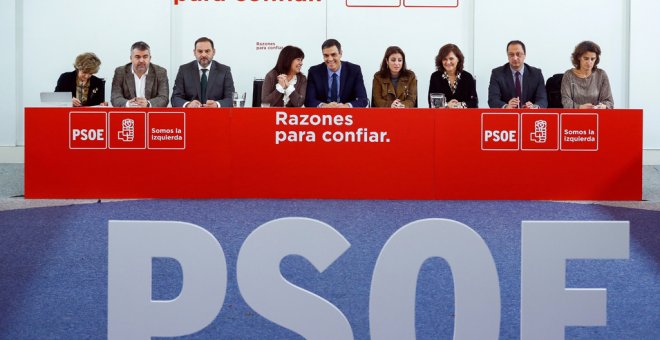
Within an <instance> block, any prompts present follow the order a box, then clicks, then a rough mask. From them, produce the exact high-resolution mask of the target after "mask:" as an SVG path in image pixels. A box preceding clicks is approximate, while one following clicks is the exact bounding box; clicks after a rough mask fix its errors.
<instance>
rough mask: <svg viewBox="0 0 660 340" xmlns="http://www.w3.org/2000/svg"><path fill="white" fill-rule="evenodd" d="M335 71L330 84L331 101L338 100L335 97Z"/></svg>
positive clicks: (336, 85) (336, 86)
mask: <svg viewBox="0 0 660 340" xmlns="http://www.w3.org/2000/svg"><path fill="white" fill-rule="evenodd" d="M338 85H339V84H337V73H333V74H332V84H330V101H331V102H337V101H339V98H338V97H337V88H338Z"/></svg>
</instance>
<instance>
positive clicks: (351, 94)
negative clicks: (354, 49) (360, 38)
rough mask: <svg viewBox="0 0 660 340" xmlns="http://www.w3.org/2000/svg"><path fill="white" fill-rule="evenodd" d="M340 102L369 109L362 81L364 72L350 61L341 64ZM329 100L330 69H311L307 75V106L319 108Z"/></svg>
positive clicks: (316, 67) (321, 66)
mask: <svg viewBox="0 0 660 340" xmlns="http://www.w3.org/2000/svg"><path fill="white" fill-rule="evenodd" d="M339 92H340V93H339V100H340V101H341V102H342V103H350V104H351V105H352V106H353V107H367V105H369V99H367V90H366V89H365V87H364V80H363V79H362V70H361V69H360V66H359V65H355V64H351V63H349V62H348V61H342V62H341V77H340V79H339ZM329 102H330V101H329V100H328V67H327V66H325V64H319V65H316V66H312V67H310V68H309V72H308V73H307V96H306V98H305V106H307V107H317V106H319V104H321V103H329Z"/></svg>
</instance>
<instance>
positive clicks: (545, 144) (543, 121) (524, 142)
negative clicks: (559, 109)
mask: <svg viewBox="0 0 660 340" xmlns="http://www.w3.org/2000/svg"><path fill="white" fill-rule="evenodd" d="M520 148H521V149H522V150H553V151H556V150H559V114H557V113H523V114H522V118H521V123H520Z"/></svg>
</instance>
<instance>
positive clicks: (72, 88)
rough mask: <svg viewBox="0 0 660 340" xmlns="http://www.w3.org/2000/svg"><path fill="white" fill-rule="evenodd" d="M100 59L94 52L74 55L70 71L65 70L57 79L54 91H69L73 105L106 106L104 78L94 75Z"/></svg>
mask: <svg viewBox="0 0 660 340" xmlns="http://www.w3.org/2000/svg"><path fill="white" fill-rule="evenodd" d="M100 66H101V60H100V59H99V58H98V57H97V56H96V55H95V54H94V53H83V54H81V55H79V56H78V57H76V61H75V62H74V63H73V67H74V68H75V70H74V71H72V72H65V73H62V75H60V79H58V80H57V86H56V87H55V92H71V96H72V99H71V104H73V106H95V105H102V106H106V105H108V103H107V102H106V101H105V80H103V79H100V78H97V77H96V76H94V74H96V73H97V72H98V71H99V67H100Z"/></svg>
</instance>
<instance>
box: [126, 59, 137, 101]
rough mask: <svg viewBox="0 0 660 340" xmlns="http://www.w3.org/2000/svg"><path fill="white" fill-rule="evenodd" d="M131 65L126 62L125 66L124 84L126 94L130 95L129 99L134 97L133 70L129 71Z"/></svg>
mask: <svg viewBox="0 0 660 340" xmlns="http://www.w3.org/2000/svg"><path fill="white" fill-rule="evenodd" d="M131 68H132V65H131V64H128V65H127V66H126V77H125V78H126V84H127V85H128V94H129V95H130V96H129V97H130V99H132V98H135V97H136V95H135V93H136V92H137V91H135V78H134V76H133V72H131Z"/></svg>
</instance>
